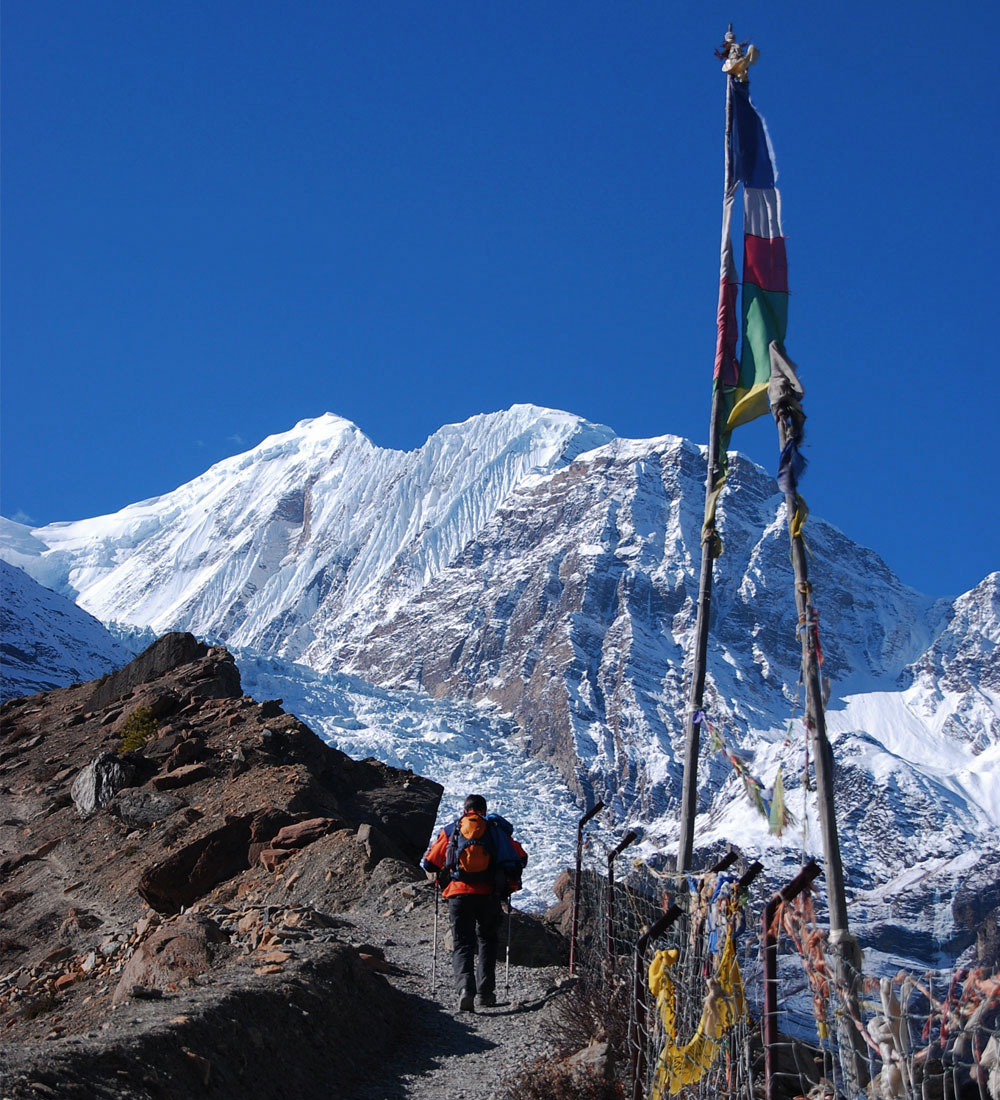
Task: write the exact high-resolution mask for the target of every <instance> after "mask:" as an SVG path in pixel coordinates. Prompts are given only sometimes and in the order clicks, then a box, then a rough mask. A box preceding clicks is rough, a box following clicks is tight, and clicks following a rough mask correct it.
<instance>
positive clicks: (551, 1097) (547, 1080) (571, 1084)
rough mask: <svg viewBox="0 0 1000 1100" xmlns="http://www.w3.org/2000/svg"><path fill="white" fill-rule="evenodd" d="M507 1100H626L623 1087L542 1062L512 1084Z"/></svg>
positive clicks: (578, 1070) (566, 1066)
mask: <svg viewBox="0 0 1000 1100" xmlns="http://www.w3.org/2000/svg"><path fill="white" fill-rule="evenodd" d="M505 1097H506V1098H507V1100H624V1097H625V1092H624V1090H623V1089H622V1087H621V1085H619V1084H613V1083H611V1082H609V1081H605V1080H604V1079H603V1078H602V1077H601V1076H600V1075H599V1074H596V1073H593V1072H591V1071H588V1070H586V1069H584V1068H582V1067H580V1066H571V1065H569V1064H568V1063H567V1062H554V1061H552V1059H551V1058H539V1059H537V1060H536V1061H535V1062H533V1063H532V1065H531V1066H529V1068H528V1069H527V1070H525V1072H524V1073H522V1074H519V1075H518V1076H517V1077H515V1078H514V1080H513V1081H511V1083H510V1085H509V1086H508V1089H507V1092H506V1094H505Z"/></svg>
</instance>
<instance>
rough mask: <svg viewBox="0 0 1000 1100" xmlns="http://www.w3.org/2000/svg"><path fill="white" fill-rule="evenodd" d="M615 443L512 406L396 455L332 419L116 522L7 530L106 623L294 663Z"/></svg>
mask: <svg viewBox="0 0 1000 1100" xmlns="http://www.w3.org/2000/svg"><path fill="white" fill-rule="evenodd" d="M613 438H614V434H613V433H612V432H611V431H610V429H608V428H604V427H601V426H599V425H592V424H588V423H587V422H586V421H584V420H582V419H581V418H580V417H577V416H573V415H571V414H569V413H563V412H558V411H555V410H550V409H542V408H538V407H536V406H532V405H516V406H514V407H513V408H512V409H509V410H507V411H506V412H500V413H491V414H484V415H480V416H474V417H472V418H470V419H469V420H467V421H465V422H464V423H462V424H452V425H446V426H445V427H443V428H441V429H440V430H439V431H437V432H435V433H434V434H433V435H432V436H431V437H430V438H429V439H428V440H427V442H426V443H425V444H424V445H423V446H422V447H420V448H419V449H417V450H415V451H411V452H402V451H395V450H388V449H383V448H379V447H376V446H374V445H373V444H372V443H371V441H370V440H368V439H367V437H366V436H364V434H363V433H361V432H360V431H359V430H358V429H357V427H356V426H355V425H353V424H351V423H350V422H349V421H347V420H344V419H342V418H340V417H337V416H333V415H332V414H329V413H328V414H325V415H324V416H321V417H317V418H315V419H311V420H304V421H301V422H300V423H299V424H297V425H296V426H295V427H294V428H293V429H291V430H290V431H288V432H284V433H281V434H278V435H273V436H269V437H268V438H267V439H265V440H264V441H263V442H262V443H260V444H259V445H258V446H257V447H254V448H252V449H251V450H249V451H247V452H245V453H244V454H241V455H236V456H234V457H233V458H230V459H226V460H224V461H223V462H220V463H217V464H216V465H215V466H213V467H212V468H211V469H209V470H207V471H206V472H205V473H204V474H202V475H201V476H200V477H198V478H195V479H194V480H193V481H191V482H189V483H188V484H186V485H183V486H181V487H180V488H178V489H176V490H174V491H173V492H171V493H168V494H165V495H163V496H161V497H156V498H153V499H150V500H146V501H142V502H140V503H138V504H134V505H130V506H129V507H127V508H124V509H122V510H121V511H120V512H117V513H115V514H114V515H110V516H101V517H97V518H95V519H90V520H81V521H78V522H73V523H57V524H50V525H49V526H47V527H43V528H38V529H36V530H34V531H28V530H27V529H24V528H18V527H17V525H9V527H8V529H7V530H6V536H7V537H6V538H5V540H4V542H5V550H4V553H6V554H7V555H8V556H14V555H16V558H15V560H16V561H17V562H18V563H19V564H21V565H23V567H24V568H25V569H26V570H27V571H28V572H30V573H32V575H34V576H36V577H39V576H44V577H45V578H46V580H47V582H48V583H50V584H52V586H53V587H55V588H58V589H60V590H62V591H64V592H66V593H67V594H69V595H77V596H78V598H79V603H80V605H81V606H82V607H84V608H86V609H87V610H89V611H91V612H93V613H94V614H96V615H98V616H100V617H101V618H102V619H104V620H115V621H120V622H123V623H133V624H136V625H144V626H150V627H152V628H153V629H154V630H157V631H164V630H168V629H174V628H176V627H179V626H181V625H183V628H184V629H190V630H192V631H194V632H196V633H198V634H200V635H202V636H216V637H220V638H227V639H229V640H231V641H233V642H235V643H237V644H242V645H253V646H257V647H259V648H262V649H265V650H268V651H275V650H277V651H280V652H281V653H282V654H283V655H286V656H298V655H300V654H302V653H303V652H305V651H306V649H307V648H308V647H309V646H310V645H311V644H312V643H313V641H314V632H313V628H312V626H311V622H312V620H313V619H314V618H317V617H318V618H321V619H322V621H323V622H324V623H326V624H335V623H337V622H339V621H341V619H342V618H343V617H344V616H353V615H355V614H356V613H357V612H358V608H359V606H360V607H362V608H363V607H364V606H365V603H366V594H369V593H370V592H372V591H373V590H374V589H376V588H379V587H381V586H384V585H385V584H386V583H387V582H389V581H390V580H391V584H392V589H393V592H394V593H395V598H396V599H405V598H406V597H407V596H408V595H409V594H411V593H413V592H415V591H419V590H420V588H421V587H422V586H423V585H424V584H426V583H427V582H428V581H429V580H430V579H431V578H433V577H435V576H437V575H438V574H439V573H440V572H441V570H442V569H444V568H445V567H446V566H447V565H448V564H449V563H450V562H451V561H452V560H453V559H454V557H455V556H456V555H457V554H458V552H459V551H460V550H461V549H462V547H463V546H464V545H465V544H466V543H467V542H468V541H469V539H470V538H471V537H472V536H473V535H474V533H475V532H476V531H477V530H478V529H479V528H480V527H481V526H482V525H483V523H485V522H486V521H487V520H488V518H489V517H490V516H491V515H492V514H493V512H494V510H495V509H496V507H497V505H498V504H499V503H500V502H501V501H502V500H503V499H505V498H506V496H507V495H508V494H509V493H510V492H511V490H512V489H513V488H514V487H515V486H516V485H518V484H520V483H521V482H522V481H523V480H524V479H526V478H528V477H530V476H533V475H537V474H538V473H544V472H545V471H548V470H551V469H556V468H559V467H560V466H562V465H565V464H566V463H568V462H570V461H572V460H573V459H574V458H575V457H576V456H577V455H579V454H580V453H582V452H583V451H585V450H588V449H590V448H592V447H595V446H600V445H601V444H603V443H606V442H607V441H609V440H610V439H613ZM320 613H321V614H320Z"/></svg>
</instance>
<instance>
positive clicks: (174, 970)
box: [112, 913, 227, 1004]
mask: <svg viewBox="0 0 1000 1100" xmlns="http://www.w3.org/2000/svg"><path fill="white" fill-rule="evenodd" d="M226 942H227V937H226V934H225V932H223V931H222V929H221V928H220V927H219V926H218V925H217V924H216V923H215V921H212V920H209V919H208V917H205V916H202V915H201V914H196V913H185V914H184V915H183V916H180V917H175V918H174V919H173V920H169V921H166V922H165V923H164V924H163V925H161V926H160V927H159V928H157V929H156V931H155V932H153V933H152V935H150V936H149V937H148V938H147V939H146V940H145V941H144V942H143V943H142V944H140V946H139V947H138V948H137V949H136V951H135V954H134V955H133V956H132V957H131V958H130V959H129V960H128V962H127V963H126V964H125V969H124V970H123V971H122V975H121V979H120V980H119V982H118V986H117V988H116V989H115V992H114V996H113V998H112V1000H113V1001H114V1002H115V1003H116V1004H117V1003H119V1002H120V1001H123V1000H125V999H126V998H128V997H129V996H131V991H132V989H133V987H134V986H142V987H143V988H145V989H159V990H161V991H163V990H166V989H167V988H168V986H169V985H171V984H175V985H176V983H177V982H179V981H180V980H181V979H182V978H185V977H189V976H194V975H196V974H201V973H203V972H204V971H206V970H208V969H209V968H210V967H211V965H212V961H213V958H214V956H215V953H216V945H218V944H222V943H226Z"/></svg>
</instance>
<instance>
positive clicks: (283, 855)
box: [260, 848, 295, 873]
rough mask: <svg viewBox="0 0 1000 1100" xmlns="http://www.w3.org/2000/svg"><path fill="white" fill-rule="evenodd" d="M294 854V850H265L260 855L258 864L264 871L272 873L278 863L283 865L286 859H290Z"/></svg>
mask: <svg viewBox="0 0 1000 1100" xmlns="http://www.w3.org/2000/svg"><path fill="white" fill-rule="evenodd" d="M294 854H295V849H294V848H265V849H264V850H263V851H262V852H261V853H260V862H261V863H262V864H263V865H264V868H265V869H266V870H268V871H271V872H272V873H273V872H274V871H276V870H277V868H278V865H279V864H280V863H284V862H285V860H286V859H290V858H291V857H292V856H293V855H294Z"/></svg>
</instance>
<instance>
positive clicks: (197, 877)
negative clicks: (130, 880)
mask: <svg viewBox="0 0 1000 1100" xmlns="http://www.w3.org/2000/svg"><path fill="white" fill-rule="evenodd" d="M252 820H253V815H248V816H246V817H239V818H234V819H232V820H231V821H228V822H227V823H226V824H225V825H223V826H222V828H221V829H215V830H214V831H213V832H211V833H208V834H207V835H205V836H203V837H201V838H200V839H199V840H196V841H193V842H192V843H191V844H188V845H186V846H185V847H183V848H182V849H181V850H180V851H178V852H174V853H173V854H172V855H170V856H168V857H167V858H166V859H164V860H162V861H161V862H159V863H155V864H153V865H152V866H151V867H147V868H146V870H145V871H143V873H142V875H141V877H140V879H139V885H138V886H137V887H136V890H137V892H138V894H139V896H140V897H141V898H142V899H143V901H145V902H147V903H148V904H149V905H150V906H151V907H152V908H153V909H155V910H156V911H157V912H159V913H176V912H177V911H178V910H180V909H182V908H184V907H185V906H187V905H190V904H191V903H192V902H193V901H195V900H196V899H197V898H200V897H201V896H202V895H203V894H207V893H208V891H209V890H211V889H213V888H214V887H216V886H218V885H219V883H220V882H225V881H226V880H227V879H230V878H232V877H233V876H234V875H238V874H239V873H240V871H245V870H246V869H247V867H248V866H249V855H248V853H249V848H250V825H251V821H252Z"/></svg>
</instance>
